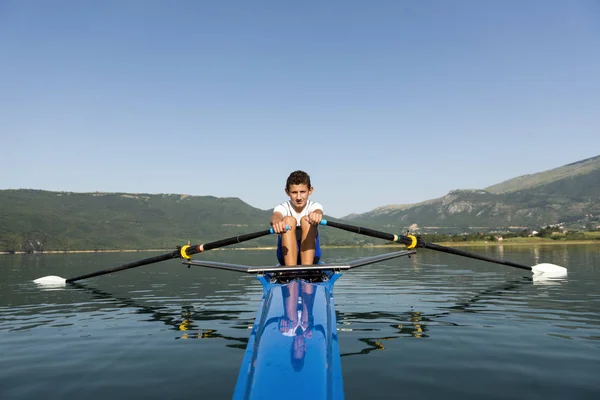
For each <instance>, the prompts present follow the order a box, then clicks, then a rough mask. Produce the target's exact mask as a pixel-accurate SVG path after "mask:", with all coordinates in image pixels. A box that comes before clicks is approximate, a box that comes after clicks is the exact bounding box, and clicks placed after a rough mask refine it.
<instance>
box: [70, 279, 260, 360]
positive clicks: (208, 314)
mask: <svg viewBox="0 0 600 400" xmlns="http://www.w3.org/2000/svg"><path fill="white" fill-rule="evenodd" d="M72 285H73V286H75V287H77V288H78V289H79V290H82V291H85V292H88V293H90V294H91V295H92V296H93V297H94V298H95V299H99V300H110V301H115V300H116V301H118V303H114V304H115V306H123V307H129V308H132V309H134V314H141V315H150V319H148V320H145V321H156V322H162V323H164V324H165V325H167V326H169V327H171V329H172V330H175V331H180V332H182V334H181V336H177V337H175V339H225V340H227V341H232V342H239V343H230V344H226V345H225V347H230V348H236V349H241V350H245V349H246V345H247V343H248V337H247V336H243V337H233V336H225V335H222V334H220V333H219V332H218V330H217V329H210V328H208V329H200V328H198V326H197V324H196V322H197V321H236V322H238V324H240V325H243V326H244V327H247V326H248V325H251V324H252V320H248V321H247V322H239V321H240V314H241V312H239V311H229V310H227V311H224V310H219V311H216V310H196V309H195V308H194V306H192V305H182V306H181V310H180V312H179V314H175V313H174V312H172V311H171V312H170V311H169V308H168V307H165V306H149V305H144V304H140V303H138V302H137V301H136V300H134V299H131V298H126V297H117V296H115V295H113V294H111V293H108V292H105V291H102V290H100V289H96V288H90V287H87V286H85V285H82V284H79V283H73V284H72ZM244 332H246V330H244Z"/></svg>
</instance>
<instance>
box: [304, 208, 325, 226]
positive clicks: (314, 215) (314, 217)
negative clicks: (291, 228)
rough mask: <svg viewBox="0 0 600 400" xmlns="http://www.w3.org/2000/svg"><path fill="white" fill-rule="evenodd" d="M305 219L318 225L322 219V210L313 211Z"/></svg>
mask: <svg viewBox="0 0 600 400" xmlns="http://www.w3.org/2000/svg"><path fill="white" fill-rule="evenodd" d="M307 219H308V223H309V224H311V225H318V224H319V223H320V222H321V220H322V219H323V212H322V211H321V210H316V211H313V212H311V213H310V214H308V216H307Z"/></svg>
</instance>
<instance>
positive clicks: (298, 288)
mask: <svg viewBox="0 0 600 400" xmlns="http://www.w3.org/2000/svg"><path fill="white" fill-rule="evenodd" d="M339 276H341V274H339V273H330V274H329V276H328V279H327V280H326V281H323V282H318V283H311V282H307V281H305V280H301V279H295V280H292V281H291V282H289V283H285V284H282V283H271V282H270V277H269V275H262V276H259V277H257V278H258V279H259V280H260V281H261V283H262V285H263V289H264V292H263V297H262V300H261V305H260V308H259V311H258V314H257V316H256V320H255V321H254V326H253V328H252V333H251V335H250V339H249V342H248V346H247V347H246V353H245V355H244V360H243V362H242V368H241V370H240V373H239V376H238V380H237V384H236V387H235V392H234V395H233V398H234V399H268V398H282V399H286V400H293V399H302V400H307V399H343V398H344V388H343V381H342V366H341V361H340V351H339V346H338V337H337V328H336V319H335V307H334V301H333V284H334V282H335V280H336V279H337V278H339Z"/></svg>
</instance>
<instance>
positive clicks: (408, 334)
mask: <svg viewBox="0 0 600 400" xmlns="http://www.w3.org/2000/svg"><path fill="white" fill-rule="evenodd" d="M532 283H534V282H533V279H532V278H529V277H523V278H521V279H516V280H511V281H507V282H502V283H500V284H497V285H493V286H491V287H489V288H487V289H484V290H481V291H479V292H477V293H475V294H474V295H472V296H470V297H469V298H468V299H466V300H463V301H459V302H456V303H455V304H453V305H451V306H440V307H438V309H440V310H442V311H441V312H434V313H425V312H421V311H415V310H414V309H411V310H410V311H407V312H404V313H384V312H365V313H339V315H338V321H341V325H342V327H341V328H339V330H340V331H342V332H359V331H373V330H375V329H372V328H367V329H360V328H359V329H356V328H352V325H353V321H381V320H397V321H398V323H394V324H390V325H388V327H389V328H391V330H390V329H389V328H388V329H386V331H387V332H386V335H385V336H381V337H375V338H373V337H368V338H359V339H358V340H359V341H360V342H362V343H364V344H365V345H366V347H365V348H363V349H361V350H360V351H357V352H350V353H342V354H341V356H342V357H345V356H352V355H366V354H369V353H371V352H372V351H376V350H385V345H384V342H385V341H392V340H396V339H400V338H415V339H424V338H429V337H430V335H431V333H430V326H461V325H460V324H458V323H454V322H451V321H449V320H448V317H449V316H450V315H451V314H452V313H456V312H460V313H478V312H482V311H484V310H485V309H486V308H487V307H486V306H483V307H478V303H480V302H484V301H486V300H493V299H498V298H499V297H510V296H512V295H514V294H516V293H517V292H518V291H519V290H520V289H521V288H523V287H526V286H528V285H532ZM556 284H560V283H558V282H556ZM369 325H371V326H372V325H373V324H372V323H370V324H369ZM390 332H391V333H390Z"/></svg>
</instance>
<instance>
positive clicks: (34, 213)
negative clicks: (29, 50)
mask: <svg viewBox="0 0 600 400" xmlns="http://www.w3.org/2000/svg"><path fill="white" fill-rule="evenodd" d="M0 208H1V209H2V210H3V212H2V214H0V251H44V250H45V251H48V250H94V249H97V250H104V249H123V250H125V249H169V248H174V247H175V246H176V245H181V244H185V243H186V242H187V241H191V242H192V243H193V244H198V243H206V242H209V241H213V240H219V239H223V238H226V237H230V236H237V235H241V234H244V233H250V232H255V231H260V230H263V229H267V228H268V227H269V218H270V216H271V213H272V210H261V209H258V208H255V207H252V206H250V205H248V204H246V203H244V202H243V201H241V200H240V199H238V198H218V197H212V196H188V195H180V194H131V193H72V192H49V191H42V190H0ZM323 231H325V229H323ZM321 236H322V240H323V242H324V243H334V244H344V243H346V244H347V243H349V242H351V241H352V239H351V237H350V234H347V233H343V232H333V231H331V230H329V231H328V232H322V234H321ZM275 243H276V239H275V237H274V236H267V237H264V238H260V239H257V240H254V241H252V242H247V243H243V244H241V245H238V247H239V246H244V247H247V246H249V247H253V246H273V245H274V244H275Z"/></svg>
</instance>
